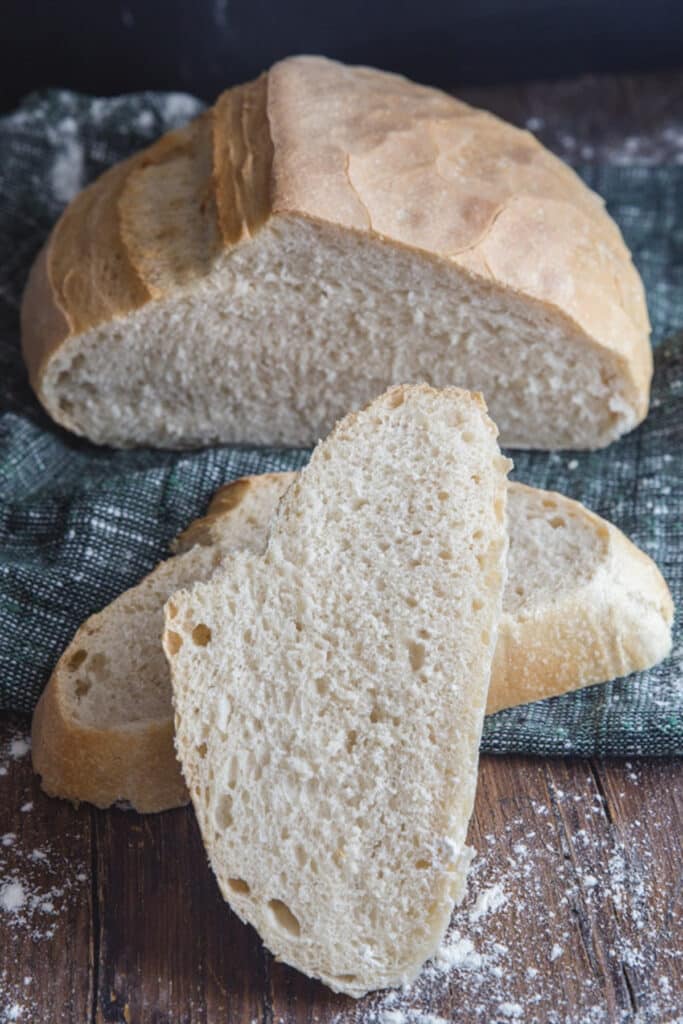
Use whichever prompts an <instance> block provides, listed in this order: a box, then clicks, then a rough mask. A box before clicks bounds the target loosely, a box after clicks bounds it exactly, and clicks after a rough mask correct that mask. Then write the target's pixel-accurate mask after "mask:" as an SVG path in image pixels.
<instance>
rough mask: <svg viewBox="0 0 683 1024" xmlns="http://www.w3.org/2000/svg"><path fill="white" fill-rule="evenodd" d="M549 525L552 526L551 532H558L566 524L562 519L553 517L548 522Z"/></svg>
mask: <svg viewBox="0 0 683 1024" xmlns="http://www.w3.org/2000/svg"><path fill="white" fill-rule="evenodd" d="M550 525H551V526H552V528H553V530H560V529H562V527H563V526H566V525H567V522H566V520H565V519H563V518H562V516H553V518H552V519H551V520H550Z"/></svg>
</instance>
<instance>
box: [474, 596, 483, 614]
mask: <svg viewBox="0 0 683 1024" xmlns="http://www.w3.org/2000/svg"><path fill="white" fill-rule="evenodd" d="M483 607H484V602H483V601H481V600H480V599H479V598H478V597H473V598H472V611H473V612H480V611H481V610H482V608H483Z"/></svg>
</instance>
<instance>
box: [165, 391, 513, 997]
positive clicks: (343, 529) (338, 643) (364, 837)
mask: <svg viewBox="0 0 683 1024" xmlns="http://www.w3.org/2000/svg"><path fill="white" fill-rule="evenodd" d="M508 465H509V463H507V461H506V460H505V459H503V458H502V456H501V455H500V453H499V450H498V446H497V444H496V429H495V427H494V425H493V424H492V423H491V421H490V420H489V418H488V417H487V415H486V412H485V406H484V404H483V402H482V400H481V399H480V397H479V396H477V395H472V394H469V393H467V392H464V391H460V390H458V389H447V390H444V391H435V390H433V389H431V388H428V387H426V386H421V387H397V388H393V389H391V390H390V391H388V392H387V393H386V394H385V395H383V396H382V397H380V398H378V399H377V400H376V401H374V402H373V403H372V404H371V405H370V406H368V407H367V408H366V409H365V410H363V411H362V412H360V413H357V414H354V415H351V416H349V417H347V418H346V419H345V420H343V421H342V422H341V423H340V424H339V425H338V426H337V427H336V429H335V430H334V431H333V433H332V435H331V436H330V438H328V439H327V441H325V442H323V443H322V444H320V445H319V446H318V447H317V448H316V450H315V452H314V454H313V457H312V459H311V462H310V464H309V465H308V466H307V467H306V469H304V470H303V471H302V473H301V474H300V475H299V477H298V478H297V480H295V482H294V483H293V484H292V486H291V487H290V488H289V490H288V491H287V492H286V493H285V495H284V497H283V498H282V501H281V502H280V504H279V506H278V510H277V512H276V514H275V518H274V520H273V523H272V524H271V529H270V533H269V538H268V543H267V547H266V550H265V553H264V554H263V555H261V556H257V555H253V554H250V553H246V552H245V553H239V554H237V553H236V554H235V555H233V557H232V558H231V560H230V563H229V564H228V563H225V564H224V568H223V569H222V570H221V571H220V572H219V573H218V575H217V576H215V577H214V579H213V580H212V581H209V583H205V584H201V583H200V584H195V586H194V587H193V588H192V589H191V590H185V591H180V592H179V593H177V594H175V595H173V597H172V598H171V599H170V601H169V602H168V604H167V606H166V616H167V617H166V631H165V633H164V648H165V650H166V653H167V655H168V658H169V663H170V665H171V678H172V684H173V698H174V705H175V713H176V746H177V750H178V754H179V757H180V760H181V764H182V767H183V772H184V774H185V778H186V781H187V783H188V788H189V790H190V794H191V796H192V801H193V804H194V807H195V810H196V813H197V818H198V821H199V824H200V828H201V831H202V836H203V839H204V843H205V845H206V848H207V851H208V854H209V858H210V860H211V864H212V866H213V869H214V871H215V873H216V877H217V879H218V882H219V885H220V887H221V891H222V893H223V895H224V897H225V898H226V899H227V900H228V901H229V902H230V904H231V906H232V907H233V908H234V909H235V911H236V912H237V913H238V914H239V915H240V916H241V917H242V918H243V919H244V920H246V921H249V922H250V923H251V924H253V925H254V926H255V927H256V928H257V930H258V932H259V934H260V935H261V937H262V938H263V940H264V942H265V943H266V945H267V946H268V947H269V948H270V949H271V950H272V951H273V952H274V953H275V954H276V955H277V956H278V957H280V958H281V959H283V960H285V961H286V962H287V963H289V964H292V965H293V966H295V967H297V968H299V969H300V970H302V971H304V972H305V973H306V974H309V975H311V976H314V977H318V978H321V979H322V980H323V981H324V982H326V984H328V985H329V986H331V987H332V988H334V989H336V990H339V991H343V992H348V993H350V994H351V995H354V996H360V995H361V994H362V993H364V992H366V991H368V990H369V989H376V988H383V987H385V986H387V985H398V984H401V983H402V982H403V981H406V980H410V979H411V978H413V977H414V976H415V975H416V973H417V972H418V970H419V968H420V966H421V964H422V963H423V962H424V961H425V960H426V959H427V958H428V957H429V956H430V955H431V954H432V953H433V952H434V951H435V950H436V948H437V946H438V944H439V942H440V940H441V938H442V936H443V933H444V931H445V928H446V926H447V924H448V921H449V919H450V915H451V911H452V908H453V903H454V901H455V900H457V899H459V898H460V896H461V894H462V891H463V886H464V881H465V873H466V866H467V862H468V857H469V852H468V850H467V848H466V846H465V837H466V832H467V825H468V821H469V817H470V813H471V811H472V805H473V800H474V792H475V788H476V777H477V757H478V745H479V738H480V734H481V726H482V721H483V716H484V706H485V703H486V692H487V690H488V682H489V672H490V665H491V659H492V656H493V648H494V644H495V636H496V631H497V627H498V619H499V615H500V608H501V601H502V594H503V583H504V572H505V553H506V548H507V531H506V526H505V501H506V493H507V485H506V471H507V467H508Z"/></svg>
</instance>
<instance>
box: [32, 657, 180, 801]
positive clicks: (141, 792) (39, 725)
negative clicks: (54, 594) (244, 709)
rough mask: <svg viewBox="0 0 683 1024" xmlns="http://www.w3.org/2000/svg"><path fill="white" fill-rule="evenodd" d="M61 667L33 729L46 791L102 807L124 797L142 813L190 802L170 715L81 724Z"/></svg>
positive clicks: (36, 714)
mask: <svg viewBox="0 0 683 1024" xmlns="http://www.w3.org/2000/svg"><path fill="white" fill-rule="evenodd" d="M68 650H69V649H68V648H67V652H68ZM65 654H66V652H65ZM62 662H63V658H62V659H61V660H60V664H61V663H62ZM59 672H60V666H59V665H58V666H57V668H56V669H55V672H54V673H53V675H52V677H51V679H50V681H49V683H48V685H47V687H46V688H45V690H44V692H43V695H42V697H41V698H40V700H39V701H38V705H37V707H36V710H35V712H34V715H33V723H32V729H31V731H32V757H33V769H34V771H35V772H37V773H38V774H39V775H40V776H41V785H42V788H43V789H44V790H45V792H46V793H48V794H49V795H50V796H58V797H63V798H64V799H66V800H72V801H73V802H74V803H80V802H81V801H86V802H87V803H91V804H95V806H96V807H110V806H111V805H112V804H113V803H116V802H117V801H119V800H121V801H125V802H127V803H129V804H131V806H132V807H133V808H134V809H135V810H136V811H139V812H140V813H141V814H149V813H153V812H157V811H164V810H168V809H169V808H171V807H181V806H182V805H183V804H186V803H187V802H188V800H189V795H188V793H187V790H186V788H185V783H184V781H183V777H182V774H181V771H180V766H179V764H178V761H177V760H176V756H175V748H174V746H173V721H172V719H171V718H170V716H169V718H168V719H166V720H163V721H156V722H145V723H135V724H132V725H131V726H129V727H127V728H122V727H118V728H109V729H94V728H92V727H89V726H85V725H79V724H78V723H77V722H75V721H74V719H73V716H72V715H69V714H68V713H67V712H66V710H65V708H64V707H63V705H62V701H61V699H60V697H61V694H60V686H59V682H60V680H59Z"/></svg>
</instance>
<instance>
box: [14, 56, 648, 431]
mask: <svg viewBox="0 0 683 1024" xmlns="http://www.w3.org/2000/svg"><path fill="white" fill-rule="evenodd" d="M22 324H23V327H22V335H23V348H24V354H25V358H26V361H27V364H28V367H29V370H30V375H31V381H32V384H33V387H34V388H35V390H36V392H37V394H38V396H39V397H40V399H41V401H42V402H43V404H44V405H45V407H46V408H47V410H48V411H49V413H50V414H51V415H52V416H53V417H54V418H55V419H56V420H57V421H58V422H59V423H61V424H62V425H64V426H65V427H67V428H68V429H70V430H73V431H75V432H76V433H78V434H83V435H85V436H86V437H89V438H90V439H91V440H93V441H95V442H97V443H107V444H113V445H119V446H130V445H155V446H161V447H191V446H198V445H203V444H207V443H230V442H249V443H256V444H261V443H264V444H283V445H307V444H312V443H315V442H316V441H317V440H318V438H319V437H323V436H325V434H326V433H327V432H328V431H329V430H330V429H331V427H332V426H333V424H334V423H335V422H336V420H337V419H338V418H339V417H340V416H342V415H344V413H345V412H346V411H347V410H348V409H350V408H357V407H358V406H359V405H361V404H362V403H363V402H365V401H368V400H370V399H371V398H372V397H374V396H375V395H376V394H378V393H379V392H381V391H382V390H383V389H384V388H385V387H386V386H388V385H389V384H392V383H395V382H397V381H401V380H412V381H421V380H426V381H427V382H428V383H431V384H433V385H436V386H444V385H451V384H456V385H460V386H463V387H468V388H475V389H479V390H481V391H483V393H484V394H485V397H486V401H487V404H488V406H489V408H490V410H491V415H492V416H493V418H494V420H495V421H496V423H497V424H498V426H499V428H500V431H501V440H502V443H504V444H505V445H509V446H519V447H524V448H597V447H600V446H603V445H606V444H608V443H609V442H610V441H612V440H614V439H615V438H616V437H618V436H619V435H621V434H623V433H624V432H626V431H628V430H630V429H631V428H632V427H634V426H635V425H636V424H637V423H639V422H640V421H641V420H642V419H643V417H644V416H645V414H646V411H647V404H648V393H649V382H650V377H651V373H652V365H651V363H652V360H651V352H650V347H649V342H648V334H649V324H648V318H647V311H646V307H645V301H644V295H643V288H642V284H641V281H640V279H639V277H638V274H637V273H636V271H635V269H634V268H633V265H632V263H631V259H630V255H629V253H628V251H627V249H626V247H625V246H624V243H623V241H622V238H621V235H620V233H619V230H618V228H617V227H616V225H615V224H614V223H613V222H612V221H611V220H610V218H609V217H608V215H607V214H606V212H605V210H604V208H603V204H602V202H601V200H600V199H599V198H598V197H597V196H596V195H594V194H593V193H592V192H590V191H589V190H588V189H587V188H586V187H585V186H584V185H583V184H582V183H581V181H580V180H579V179H578V178H577V177H576V175H575V174H574V173H573V172H572V171H571V170H569V168H567V167H566V166H565V165H563V164H562V163H561V162H560V161H559V160H557V159H556V158H555V157H553V156H552V155H551V154H550V153H548V152H546V151H545V150H544V149H543V148H542V147H541V146H540V145H539V143H538V142H536V140H535V139H534V138H533V137H532V136H531V135H530V134H528V133H527V132H522V131H519V130H517V129H515V128H513V127H511V126H510V125H507V124H505V123H504V122H502V121H500V120H498V119H497V118H495V117H493V116H491V115H489V114H487V113H484V112H482V111H477V110H473V109H472V108H470V107H468V106H466V105H465V104H463V103H460V102H459V101H457V100H455V99H453V98H452V97H450V96H447V95H445V94H443V93H440V92H437V91H435V90H433V89H427V88H424V87H422V86H419V85H415V84H414V83H411V82H408V81H406V80H405V79H403V78H400V77H399V76H396V75H391V74H387V73H384V72H380V71H374V70H372V69H368V68H349V67H344V66H343V65H340V64H337V63H334V62H332V61H328V60H325V59H322V58H312V57H299V58H291V59H288V60H285V61H283V62H281V63H279V64H276V65H275V66H274V67H273V68H272V69H271V70H270V71H269V72H268V73H267V74H265V75H263V76H262V77H261V78H259V79H258V80H257V81H256V82H252V83H250V84H248V85H244V86H240V87H237V88H235V89H231V90H230V91H228V92H226V93H224V94H223V95H222V96H221V97H220V98H219V100H218V102H217V103H216V105H215V106H214V108H213V109H212V110H210V111H208V112H207V113H205V114H203V115H202V116H201V117H200V118H199V119H197V120H196V121H194V122H193V123H192V124H191V125H189V126H188V127H187V128H185V129H183V130H181V131H178V132H174V133H172V134H170V135H168V136H165V137H164V138H163V139H161V140H160V141H159V142H158V143H156V144H155V145H154V146H152V147H150V148H149V149H148V150H145V151H144V152H143V153H140V154H139V155H138V156H136V157H134V158H132V159H131V160H128V161H126V162H125V163H123V164H120V165H117V166H116V167H114V168H113V169H112V170H110V171H109V172H108V173H106V174H105V175H103V177H101V178H100V179H99V180H98V181H97V182H96V183H95V184H94V185H92V186H91V187H90V188H88V189H86V190H85V191H84V192H83V193H82V194H81V195H80V196H78V197H77V198H76V199H75V200H74V202H73V203H72V204H71V205H70V206H69V208H68V209H67V211H66V212H65V214H64V215H63V217H62V218H61V220H60V221H59V223H58V224H57V226H56V227H55V229H54V231H53V233H52V235H51V236H50V239H49V241H48V243H47V245H46V247H45V249H44V251H43V253H42V255H41V256H40V258H39V259H38V261H37V263H36V265H35V267H34V269H33V271H32V274H31V277H30V280H29V283H28V286H27V289H26V294H25V297H24V303H23V310H22Z"/></svg>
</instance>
